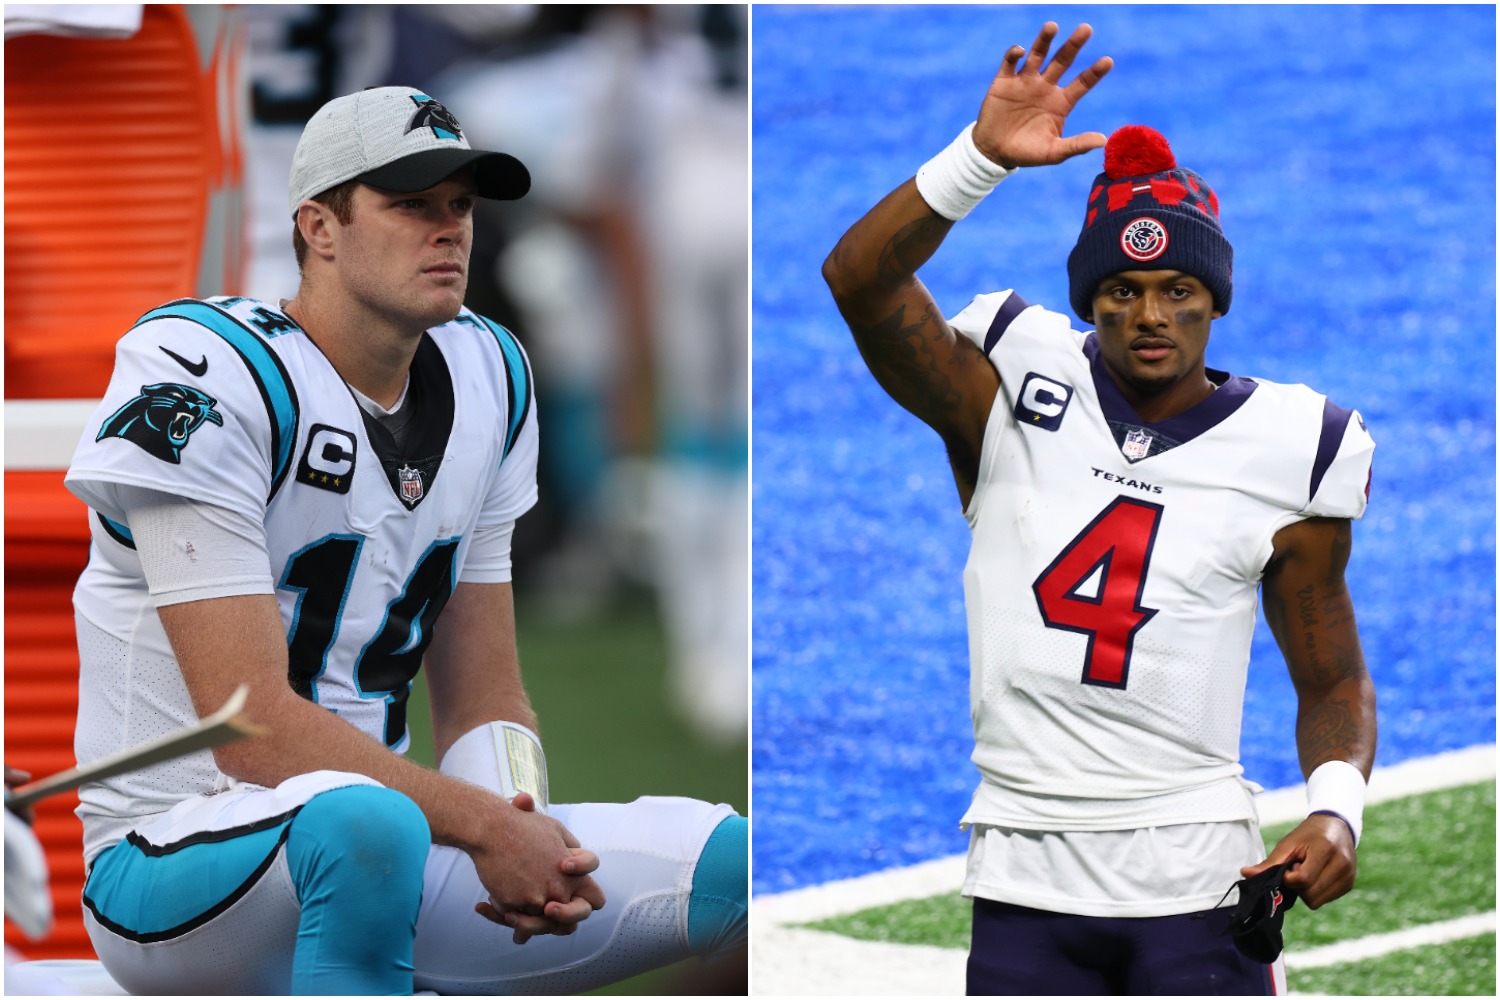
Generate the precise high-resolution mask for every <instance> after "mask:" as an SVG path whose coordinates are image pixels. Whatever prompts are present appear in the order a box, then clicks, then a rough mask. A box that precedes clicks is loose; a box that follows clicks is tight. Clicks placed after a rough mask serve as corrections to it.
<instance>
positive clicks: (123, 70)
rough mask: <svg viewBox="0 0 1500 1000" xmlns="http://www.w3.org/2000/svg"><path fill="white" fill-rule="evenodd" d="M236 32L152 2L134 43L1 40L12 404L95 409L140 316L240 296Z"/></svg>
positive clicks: (215, 17) (215, 10) (211, 18)
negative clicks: (50, 401)
mask: <svg viewBox="0 0 1500 1000" xmlns="http://www.w3.org/2000/svg"><path fill="white" fill-rule="evenodd" d="M235 24H236V21H235V20H234V19H232V18H228V17H227V16H226V12H225V11H224V10H223V9H222V8H220V7H218V6H217V5H209V6H205V7H204V8H202V9H200V10H199V11H195V12H192V13H191V14H189V13H188V12H187V11H185V9H184V7H183V5H178V4H147V5H145V12H144V17H143V19H142V22H141V30H140V31H139V32H138V33H137V34H136V35H134V36H133V37H131V38H129V39H80V38H63V37H57V36H51V35H21V36H19V37H17V38H13V39H10V40H8V41H7V42H6V43H5V396H6V398H7V399H39V398H41V399H45V398H93V397H97V396H101V395H103V393H104V387H105V386H106V385H107V384H108V383H109V373H110V368H111V365H112V363H113V360H114V344H115V340H116V339H118V337H119V336H120V334H122V333H124V332H125V331H126V330H127V329H129V328H130V325H131V323H133V322H134V321H135V320H136V318H137V317H139V316H140V315H141V314H142V313H144V312H146V311H147V310H149V309H152V308H154V307H156V306H158V305H160V304H161V303H163V302H166V301H169V300H170V299H173V298H177V297H179V296H183V295H210V294H223V293H227V292H232V291H234V290H236V289H237V288H238V287H239V285H240V277H241V273H242V271H243V262H242V260H241V257H242V252H241V248H242V246H243V238H242V236H241V231H242V230H243V219H242V218H241V216H242V213H243V205H242V201H241V197H240V189H241V187H242V177H243V163H242V162H241V154H240V149H241V146H240V143H239V141H238V136H239V123H238V121H237V120H236V119H235V116H236V115H237V114H238V109H239V104H240V102H239V101H238V100H237V99H231V98H233V95H234V89H235V87H234V86H233V82H234V81H235V80H236V79H237V77H238V71H237V67H236V66H234V65H232V63H233V62H234V60H235V58H236V57H235V53H236V52H237V51H238V46H237V45H236V44H234V40H233V39H232V38H230V37H229V36H230V35H231V34H232V32H234V31H235V30H237V29H236V28H235ZM195 26H196V28H197V31H198V35H195ZM215 28H216V29H218V35H222V36H223V37H218V35H216V33H215V32H214V31H213V30H212V29H215ZM205 29H210V30H205ZM202 36H206V37H205V47H207V48H208V52H207V53H200V50H199V41H198V38H199V37H202ZM226 91H228V93H227V94H226ZM226 229H227V230H230V231H229V232H225V231H224V230H226ZM206 240H207V241H208V242H209V244H210V246H209V249H210V251H211V253H210V255H209V256H208V257H207V258H205V255H204V250H205V241H206ZM226 249H227V252H225V251H226ZM205 262H207V263H208V264H209V265H210V266H209V267H207V268H205V267H204V264H205ZM214 263H219V264H220V266H218V267H214V266H212V265H213V264H214ZM205 271H206V272H207V273H203V272H205Z"/></svg>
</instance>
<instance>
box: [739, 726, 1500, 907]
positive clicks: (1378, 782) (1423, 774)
mask: <svg viewBox="0 0 1500 1000" xmlns="http://www.w3.org/2000/svg"><path fill="white" fill-rule="evenodd" d="M1494 777H1495V746H1494V744H1484V745H1481V746H1475V747H1469V748H1468V749H1465V750H1453V751H1449V752H1447V753H1441V754H1435V755H1433V756H1431V757H1422V758H1419V759H1417V760H1410V761H1405V762H1404V763H1401V764H1393V765H1391V766H1390V767H1380V768H1376V769H1375V772H1374V774H1372V775H1371V777H1370V788H1369V793H1368V795H1367V796H1366V802H1367V803H1369V804H1372V805H1373V804H1375V803H1377V802H1389V801H1391V800H1392V799H1399V798H1405V797H1406V796H1408V795H1417V794H1420V793H1423V792H1434V791H1438V790H1440V789H1443V788H1456V787H1458V786H1460V785H1472V784H1475V783H1476V782H1480V781H1485V780H1493V779H1494ZM1255 803H1256V808H1257V809H1258V810H1259V811H1260V818H1261V823H1262V824H1263V825H1266V826H1270V825H1274V824H1276V823H1284V822H1286V821H1288V820H1292V819H1296V818H1298V817H1300V816H1302V815H1304V814H1305V813H1306V812H1307V799H1306V796H1305V793H1304V791H1303V787H1302V786H1301V785H1296V786H1294V787H1292V788H1282V789H1277V790H1276V791H1272V792H1263V793H1262V794H1260V795H1257V796H1256V797H1255ZM963 880H964V856H963V855H962V854H957V855H954V856H952V857H947V858H938V859H937V860H934V861H924V862H921V863H919V864H915V865H911V866H910V867H907V868H894V869H889V870H887V871H883V872H875V873H874V874H871V875H861V876H859V877H857V878H850V879H841V880H840V881H837V882H828V883H825V884H823V885H816V886H808V887H807V888H804V889H793V890H791V891H790V892H783V893H776V894H774V895H757V896H756V897H755V899H754V902H753V903H752V908H753V911H754V914H755V915H754V917H753V918H752V920H753V923H754V925H755V926H768V925H773V924H774V925H776V926H784V925H786V924H801V923H807V922H809V921H814V920H824V919H827V918H829V917H838V916H843V915H844V914H846V913H857V912H859V911H860V910H867V909H869V908H871V907H874V906H886V905H889V904H891V903H899V902H904V901H906V900H910V899H926V898H928V897H929V896H938V895H941V894H943V893H944V892H957V891H958V888H959V886H961V885H962V884H963Z"/></svg>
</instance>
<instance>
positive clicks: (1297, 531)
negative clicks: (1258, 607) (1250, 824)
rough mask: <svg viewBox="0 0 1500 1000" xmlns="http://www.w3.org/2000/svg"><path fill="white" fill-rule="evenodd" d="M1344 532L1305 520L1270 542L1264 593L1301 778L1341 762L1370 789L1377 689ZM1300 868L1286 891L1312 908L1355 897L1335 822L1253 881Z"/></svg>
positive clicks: (1323, 823)
mask: <svg viewBox="0 0 1500 1000" xmlns="http://www.w3.org/2000/svg"><path fill="white" fill-rule="evenodd" d="M1350 535H1351V531H1350V523H1349V522H1348V521H1345V520H1339V519H1333V518H1321V517H1315V518H1309V519H1307V520H1305V521H1299V522H1297V523H1296V524H1292V525H1289V526H1288V527H1285V528H1283V529H1281V530H1280V531H1279V532H1277V533H1276V538H1275V540H1274V543H1273V544H1274V552H1273V554H1272V556H1271V562H1270V564H1269V565H1268V566H1267V567H1266V574H1265V578H1264V580H1263V582H1262V584H1261V594H1262V596H1263V597H1264V603H1265V608H1266V623H1267V624H1269V625H1270V626H1271V631H1272V633H1274V634H1275V636H1276V642H1277V644H1278V645H1280V646H1281V653H1282V655H1283V656H1285V657H1286V663H1287V669H1288V670H1289V671H1291V675H1292V684H1293V686H1294V687H1295V688H1296V689H1297V755H1298V758H1299V759H1300V761H1301V764H1302V774H1303V776H1304V777H1305V776H1307V775H1309V774H1311V773H1312V772H1313V769H1314V768H1316V767H1317V766H1318V765H1319V764H1323V763H1326V762H1327V761H1331V760H1344V761H1348V762H1349V763H1351V764H1353V765H1354V766H1355V767H1357V768H1359V770H1360V771H1361V772H1362V773H1363V774H1364V776H1365V779H1366V780H1369V777H1370V768H1371V766H1372V765H1373V764H1374V761H1375V685H1374V684H1373V683H1372V682H1371V680H1370V675H1369V673H1368V672H1367V671H1366V670H1365V658H1364V654H1363V653H1362V652H1361V651H1360V647H1359V632H1358V629H1357V628H1356V626H1355V623H1354V603H1353V601H1352V600H1350V597H1349V589H1348V587H1347V586H1345V583H1344V568H1345V567H1346V566H1347V565H1348V563H1349V544H1350ZM1294 858H1295V859H1300V864H1298V865H1297V866H1296V867H1295V868H1294V869H1292V871H1291V872H1290V873H1289V874H1288V876H1287V884H1288V885H1291V886H1294V887H1296V888H1298V889H1300V890H1301V891H1302V894H1303V899H1304V901H1305V902H1306V903H1307V905H1308V906H1309V907H1311V908H1313V909H1317V908H1318V907H1319V906H1322V905H1323V904H1324V903H1327V902H1330V901H1332V900H1335V899H1337V898H1338V897H1340V896H1342V895H1343V894H1344V893H1346V892H1348V891H1349V890H1350V889H1352V888H1354V839H1353V836H1352V835H1351V834H1350V832H1349V829H1348V827H1346V826H1345V825H1344V822H1343V821H1342V820H1340V819H1338V818H1337V817H1334V816H1324V815H1318V816H1309V817H1308V818H1307V819H1306V820H1304V821H1303V822H1302V824H1301V825H1300V826H1298V827H1297V828H1296V829H1295V830H1293V831H1292V832H1291V833H1289V834H1287V835H1286V836H1285V837H1283V838H1282V839H1281V842H1280V843H1278V844H1277V845H1276V848H1275V850H1273V851H1272V852H1271V856H1270V857H1269V858H1267V859H1266V860H1265V861H1264V862H1262V863H1261V864H1259V865H1255V866H1253V867H1252V868H1247V869H1245V870H1244V871H1245V872H1246V873H1247V874H1253V873H1255V872H1257V871H1260V870H1261V869H1263V868H1265V867H1267V866H1269V865H1274V864H1280V863H1281V862H1282V861H1286V860H1288V859H1294Z"/></svg>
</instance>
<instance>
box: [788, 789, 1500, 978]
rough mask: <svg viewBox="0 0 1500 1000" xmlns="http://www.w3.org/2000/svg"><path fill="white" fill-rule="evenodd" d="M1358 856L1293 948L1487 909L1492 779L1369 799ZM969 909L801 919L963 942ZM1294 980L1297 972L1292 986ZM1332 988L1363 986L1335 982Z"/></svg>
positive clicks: (1272, 835)
mask: <svg viewBox="0 0 1500 1000" xmlns="http://www.w3.org/2000/svg"><path fill="white" fill-rule="evenodd" d="M1289 829H1291V824H1287V825H1284V826H1281V827H1276V828H1272V829H1268V830H1267V831H1266V840H1267V843H1268V844H1274V843H1275V841H1276V839H1277V838H1279V837H1280V836H1281V835H1283V834H1284V833H1286V831H1287V830H1289ZM1359 862H1360V868H1359V876H1358V877H1359V883H1358V885H1357V887H1356V888H1355V889H1354V891H1353V892H1351V893H1350V894H1349V895H1348V896H1345V897H1344V898H1343V899H1341V900H1338V901H1337V902H1336V903H1334V904H1332V905H1329V906H1326V907H1323V908H1322V909H1320V910H1318V911H1317V912H1316V913H1314V912H1312V911H1310V910H1308V909H1307V908H1306V907H1305V906H1299V907H1295V908H1294V909H1292V910H1291V911H1290V912H1289V913H1288V915H1287V923H1286V936H1287V940H1288V942H1290V945H1289V950H1290V951H1292V952H1296V951H1302V950H1306V949H1308V948H1313V947H1318V946H1320V945H1325V944H1330V943H1332V942H1335V941H1344V940H1349V939H1352V938H1357V937H1363V936H1365V935H1368V934H1375V933H1380V932H1384V931H1391V930H1398V929H1400V928H1403V927H1413V926H1416V925H1418V924H1425V923H1432V922H1434V921H1439V920H1448V919H1451V918H1454V917H1460V916H1465V915H1467V914H1472V913H1481V912H1486V911H1489V910H1492V909H1494V907H1495V785H1494V783H1493V782H1483V783H1480V784H1477V785H1468V786H1465V787H1462V788H1451V789H1444V790H1442V791H1437V792H1428V793H1426V794H1423V795H1416V796H1411V797H1410V798H1405V799H1398V800H1396V801H1394V802H1386V803H1382V804H1380V805H1377V806H1372V807H1370V808H1369V809H1368V810H1366V814H1365V833H1364V837H1363V839H1362V840H1361V841H1360V850H1359ZM969 909H970V904H969V903H968V901H967V900H965V899H963V898H962V897H960V896H958V895H957V894H956V893H955V894H950V895H942V896H934V897H931V898H928V899H920V900H914V901H911V902H905V903H897V904H894V905H891V906H882V907H875V908H871V909H867V910H862V911H860V912H858V913H853V914H848V915H845V916H840V917H834V918H831V919H828V920H820V921H817V922H815V923H810V924H807V925H806V926H808V927H812V928H816V929H818V930H825V931H832V932H835V933H838V934H843V935H846V936H848V937H853V938H859V939H861V940H866V941H886V942H891V943H895V944H920V945H934V946H937V947H945V948H967V947H968V943H969ZM1428 954H1429V952H1428V949H1414V950H1412V951H1410V952H1403V953H1399V954H1396V955H1392V956H1389V959H1390V961H1391V962H1393V963H1395V965H1397V966H1400V965H1402V964H1403V963H1404V964H1405V965H1415V964H1417V963H1424V964H1426V965H1427V966H1428V967H1429V968H1430V967H1432V966H1434V965H1435V964H1436V960H1435V959H1429V958H1428ZM1487 969H1488V971H1485V969H1484V968H1480V969H1479V970H1478V971H1477V972H1476V973H1475V977H1477V978H1475V977H1462V976H1461V977H1460V978H1465V981H1468V979H1471V978H1472V979H1473V981H1474V982H1475V983H1478V984H1479V985H1481V986H1483V987H1484V992H1485V994H1486V995H1489V994H1490V991H1491V990H1492V989H1493V987H1494V955H1493V949H1491V953H1490V958H1489V965H1488V966H1487ZM1305 975H1308V976H1312V975H1314V973H1313V972H1308V973H1305ZM1486 977H1487V978H1486ZM1320 981H1321V980H1320ZM1445 981H1446V980H1445ZM1300 983H1301V980H1300V978H1299V980H1298V984H1299V985H1298V988H1299V989H1300V988H1302V987H1301V985H1300ZM1307 988H1308V989H1312V987H1310V986H1309V987H1307ZM1334 992H1340V993H1346V994H1347V993H1351V992H1353V993H1358V992H1360V991H1358V990H1350V989H1346V988H1341V989H1338V990H1335V991H1334ZM1381 992H1402V991H1401V990H1391V989H1383V990H1381ZM1408 992H1410V991H1408ZM1415 992H1420V993H1433V992H1434V991H1433V990H1429V989H1425V988H1424V989H1421V990H1417V991H1415Z"/></svg>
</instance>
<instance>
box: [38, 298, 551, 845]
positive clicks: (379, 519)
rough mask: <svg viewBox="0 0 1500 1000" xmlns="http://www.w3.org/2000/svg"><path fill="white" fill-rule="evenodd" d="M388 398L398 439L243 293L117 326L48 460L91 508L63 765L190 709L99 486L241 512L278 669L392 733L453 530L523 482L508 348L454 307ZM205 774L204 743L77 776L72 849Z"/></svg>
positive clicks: (124, 529)
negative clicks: (263, 551) (74, 709)
mask: <svg viewBox="0 0 1500 1000" xmlns="http://www.w3.org/2000/svg"><path fill="white" fill-rule="evenodd" d="M408 408H410V410H409V411H408ZM401 410H402V412H410V413H411V414H412V417H411V422H410V423H409V424H408V426H407V427H406V428H404V430H403V431H402V434H401V440H400V442H398V441H397V440H396V439H395V438H393V437H392V435H391V434H390V432H389V431H388V430H387V429H386V428H385V427H383V426H381V425H380V424H379V423H377V422H376V421H375V420H374V418H372V417H369V416H368V414H366V413H365V411H364V410H363V409H362V408H361V407H360V405H359V403H358V402H357V401H356V399H355V397H354V395H353V394H352V393H351V391H350V389H349V388H348V386H347V385H346V384H345V383H344V380H343V379H342V378H340V376H339V374H338V372H336V371H335V370H334V368H333V366H332V365H331V364H330V363H329V361H328V359H327V358H326V357H325V356H324V355H323V353H322V352H321V351H320V350H319V349H318V348H317V346H316V345H315V344H314V343H313V342H312V341H311V340H310V339H309V338H308V337H307V335H306V334H305V333H303V331H302V330H301V328H300V327H298V326H297V324H296V323H295V322H293V321H292V320H291V319H290V318H289V317H288V316H287V315H286V314H285V313H284V312H282V311H281V310H280V309H278V308H276V307H275V306H272V305H268V304H267V303H264V302H259V301H256V300H253V299H245V298H237V297H224V298H214V299H209V300H201V301H200V300H191V299H184V300H180V301H177V302H173V303H170V304H168V305H166V306H163V307H161V308H159V309H155V310H152V311H151V312H149V313H147V314H146V315H145V316H144V317H142V318H141V320H140V321H139V322H138V323H137V324H136V326H135V327H134V328H133V329H132V330H131V331H130V332H129V333H127V334H126V335H125V336H124V337H123V338H122V339H121V340H120V343H119V346H118V348H117V352H116V360H115V370H114V376H113V378H112V380H111V382H110V386H109V390H108V392H107V393H106V395H105V397H104V400H103V402H102V404H101V405H100V407H99V409H98V410H97V411H96V413H95V415H94V417H93V419H92V421H91V422H90V424H89V426H88V427H87V428H86V429H85V432H84V436H83V439H82V441H81V442H80V444H79V446H78V450H77V452H76V453H75V454H74V457H73V462H72V466H71V467H70V469H69V470H68V475H67V485H68V488H69V489H70V490H72V491H73V493H75V494H76V495H77V496H78V497H79V498H81V499H82V500H83V501H84V502H85V503H87V504H88V505H89V507H90V508H91V509H92V510H91V522H92V526H93V545H92V550H91V554H90V559H89V564H88V567H87V569H85V571H84V573H83V575H82V576H81V577H80V579H79V581H78V586H77V588H76V589H75V591H74V608H75V611H76V613H77V616H78V618H79V646H80V660H81V671H82V683H81V685H80V699H79V721H78V730H77V733H76V736H75V750H76V751H77V754H78V759H79V760H80V761H88V760H92V759H95V758H98V757H101V756H103V755H105V754H107V753H112V752H114V751H117V750H119V749H122V748H125V747H128V746H133V745H135V744H137V743H139V742H141V741H143V740H146V739H150V738H154V737H156V736H159V735H162V734H163V733H166V732H170V731H171V730H173V729H175V728H177V727H179V726H182V725H186V724H189V723H191V722H193V721H196V715H195V713H194V711H193V708H192V704H191V702H190V701H189V699H188V694H187V689H186V686H185V685H184V683H183V681H182V678H181V673H180V671H179V670H178V668H177V666H176V661H175V660H174V658H173V656H172V650H171V646H170V644H169V643H168V642H167V638H166V635H165V633H164V632H163V630H162V627H161V623H160V620H159V619H158V618H157V615H156V613H155V604H154V602H153V601H152V599H151V597H150V595H149V594H148V593H147V585H146V580H145V578H144V575H143V574H142V571H141V562H140V559H139V557H138V556H137V555H136V552H135V548H134V541H133V539H132V538H131V536H130V532H129V528H128V526H127V525H126V524H125V523H124V521H125V517H124V514H123V512H122V511H121V509H120V508H119V506H118V505H117V503H116V501H115V497H114V494H115V489H114V488H115V487H117V486H122V485H123V486H135V487H144V488H148V489H153V490H159V491H163V492H167V493H172V494H175V495H178V496H182V497H187V498H189V499H192V500H197V501H200V502H203V503H208V504H215V505H218V506H221V507H226V508H230V509H232V510H234V511H237V512H239V513H242V514H244V515H245V516H247V517H250V518H252V519H254V520H258V521H263V522H264V524H265V526H266V536H267V542H268V547H269V555H270V562H271V566H270V570H271V575H272V579H273V580H274V581H275V585H276V596H277V599H278V601H279V603H280V607H281V613H282V619H283V621H284V622H285V624H286V630H287V644H288V652H289V670H288V678H287V680H288V683H290V684H291V686H292V687H293V689H295V690H296V691H297V692H298V693H300V694H301V695H302V696H303V697H305V698H308V699H310V700H312V701H314V702H316V703H318V704H320V705H323V706H324V707H326V708H328V709H329V710H330V711H333V712H335V713H337V714H338V715H339V716H340V717H341V718H343V719H344V720H345V721H347V722H349V723H351V724H352V725H354V726H356V727H358V728H359V729H361V730H363V731H364V732H365V733H367V734H369V735H370V736H372V737H374V738H375V739H378V740H380V741H381V742H382V743H384V744H386V745H387V746H389V747H391V748H392V749H393V750H397V751H404V750H405V749H406V747H407V744H408V736H407V730H406V701H407V695H408V692H409V690H410V687H411V681H412V678H413V677H414V676H415V675H416V672H417V670H418V668H419V667H420V665H421V662H422V654H423V652H424V651H425V650H426V648H427V645H428V643H429V642H430V640H431V637H432V629H433V625H434V622H435V621H436V619H437V617H438V615H439V613H440V612H441V611H442V609H443V606H444V604H445V602H446V601H447V600H448V597H449V595H450V594H451V593H452V591H453V588H454V586H455V584H456V582H457V580H458V579H459V573H460V570H461V568H462V566H463V563H464V558H465V554H466V552H467V550H468V545H469V538H470V536H471V534H472V532H473V531H474V529H475V528H476V527H479V526H491V525H499V524H504V523H506V522H509V521H514V520H515V519H516V518H517V517H518V516H519V515H520V514H522V513H523V512H524V511H525V510H527V509H528V508H529V507H530V506H531V505H532V504H533V503H534V502H535V500H536V463H537V428H536V418H535V414H534V406H533V400H532V380H531V373H530V370H529V367H528V364H527V360H526V356H525V354H524V352H523V351H522V349H521V347H520V345H519V343H517V341H516V339H515V338H514V336H513V335H512V334H511V333H510V332H509V331H507V330H505V329H504V328H503V327H500V326H499V325H497V324H494V323H492V322H490V321H489V320H486V319H485V318H483V317H481V316H478V315H476V314H474V313H472V312H470V311H469V310H467V309H465V310H463V311H461V312H460V313H459V315H458V317H457V318H456V319H454V320H453V321H452V322H450V323H446V324H444V325H442V326H439V327H434V328H433V329H431V330H429V331H428V333H427V336H426V337H424V338H423V340H422V343H421V345H420V346H419V348H418V350H417V353H416V357H415V360H414V361H413V364H412V368H411V375H410V381H409V384H408V388H407V393H406V398H405V401H404V402H403V404H402V407H401ZM218 781H219V774H218V771H217V769H216V768H215V767H214V765H213V759H212V755H211V754H210V753H208V752H207V751H204V752H201V753H198V754H194V755H191V756H190V757H187V758H183V759H181V760H179V761H175V762H169V763H168V764H166V765H160V766H158V767H156V768H151V769H147V770H146V771H142V772H136V773H134V774H131V775H126V776H122V777H121V778H117V779H113V780H112V781H109V782H103V783H100V784H96V785H90V786H87V787H86V788H84V789H83V790H82V792H81V795H80V797H81V799H82V806H81V807H80V809H79V814H80V815H81V816H83V817H84V819H85V827H86V838H85V839H86V841H87V843H86V851H85V852H86V854H92V853H93V852H94V851H97V850H98V849H101V848H102V847H103V846H106V845H107V844H108V843H109V842H112V841H113V840H117V839H119V836H120V835H122V833H123V830H125V829H128V828H129V826H130V825H131V822H132V821H133V819H135V818H138V817H140V816H142V815H149V814H151V813H154V812H159V811H162V810H164V809H166V808H170V807H171V805H172V804H174V803H175V802H176V801H178V800H180V799H182V798H184V797H186V796H189V795H192V794H196V793H200V792H206V791H212V790H213V789H214V787H215V785H216V783H217V782H218Z"/></svg>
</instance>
